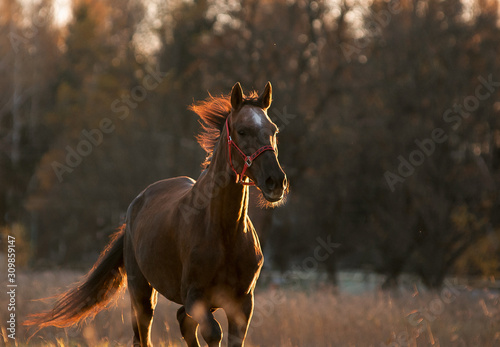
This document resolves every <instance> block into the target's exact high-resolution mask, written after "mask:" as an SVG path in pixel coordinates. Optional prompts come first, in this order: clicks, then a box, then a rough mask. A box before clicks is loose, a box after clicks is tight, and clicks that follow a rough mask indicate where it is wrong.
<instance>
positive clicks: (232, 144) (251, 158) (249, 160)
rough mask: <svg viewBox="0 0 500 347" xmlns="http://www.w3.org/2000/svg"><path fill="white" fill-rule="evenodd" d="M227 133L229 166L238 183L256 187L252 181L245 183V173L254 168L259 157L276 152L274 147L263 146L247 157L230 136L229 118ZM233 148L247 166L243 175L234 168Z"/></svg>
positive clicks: (227, 119)
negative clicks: (268, 152) (253, 164)
mask: <svg viewBox="0 0 500 347" xmlns="http://www.w3.org/2000/svg"><path fill="white" fill-rule="evenodd" d="M226 132H227V145H228V146H227V151H228V161H229V166H230V167H231V170H233V172H234V173H235V174H236V183H240V184H243V185H245V186H254V185H255V183H254V182H252V181H250V182H248V181H244V179H245V172H246V171H247V169H248V168H249V167H250V166H252V163H253V161H254V160H255V159H256V158H257V157H258V156H259V155H261V154H262V153H264V152H265V151H273V152H274V148H273V146H270V145H267V146H262V147H260V148H259V149H258V150H256V151H255V152H254V153H253V154H252V155H246V154H245V153H243V151H242V150H241V149H240V148H239V147H238V145H237V144H236V143H235V142H234V141H233V139H232V138H231V135H229V133H230V131H229V116H228V117H227V118H226ZM231 147H234V148H236V150H237V151H238V153H239V154H240V155H241V157H242V158H243V161H244V162H245V164H244V165H243V170H241V173H238V171H236V169H235V168H234V166H233V160H232V158H231Z"/></svg>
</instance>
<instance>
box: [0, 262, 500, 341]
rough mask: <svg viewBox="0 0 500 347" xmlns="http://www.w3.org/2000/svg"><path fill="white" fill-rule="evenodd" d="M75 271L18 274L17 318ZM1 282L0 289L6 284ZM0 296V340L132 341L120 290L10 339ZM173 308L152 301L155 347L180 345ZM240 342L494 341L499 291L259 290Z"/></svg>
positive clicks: (499, 334)
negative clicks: (87, 317) (84, 320)
mask: <svg viewBox="0 0 500 347" xmlns="http://www.w3.org/2000/svg"><path fill="white" fill-rule="evenodd" d="M81 275H82V273H79V272H75V271H73V272H72V271H58V272H49V271H46V272H36V273H27V272H21V273H18V274H17V277H18V278H17V283H18V287H17V293H16V313H17V320H18V321H21V320H22V319H23V318H24V317H26V315H27V314H28V313H29V312H34V311H38V310H41V309H45V308H48V307H49V304H50V301H49V302H43V301H34V300H33V299H38V298H41V297H47V296H51V295H54V294H56V293H58V292H60V291H62V290H63V289H65V288H66V287H67V286H68V285H69V284H71V283H73V282H75V281H77V280H78V279H79V278H80V276H81ZM2 277H3V276H2ZM2 281H3V279H2ZM1 285H2V288H3V289H2V292H5V289H6V286H7V284H6V282H5V281H4V282H1ZM311 287H312V286H311ZM0 298H1V299H0V307H1V310H0V312H1V321H0V328H1V331H2V335H3V336H2V338H1V339H0V341H1V342H0V344H7V345H17V346H28V345H29V346H129V345H130V343H131V340H132V339H131V337H132V329H131V328H130V323H129V321H130V320H129V318H130V317H129V316H130V308H129V301H128V293H127V292H126V291H124V292H123V293H122V294H121V298H120V299H119V300H118V302H117V303H116V305H115V306H114V307H113V308H112V309H110V310H108V311H104V312H101V313H100V314H98V315H97V317H96V319H95V320H94V321H91V322H88V324H84V325H82V326H81V327H79V328H72V329H52V328H49V329H44V330H42V331H40V332H38V333H37V334H36V335H35V336H33V337H32V338H31V340H29V342H28V337H29V332H27V331H26V330H25V329H24V327H22V326H21V325H19V324H18V326H17V330H16V340H15V342H14V341H13V340H11V339H9V338H8V337H6V335H7V334H8V331H7V330H6V328H7V324H6V321H7V319H8V317H7V314H8V312H7V309H6V308H7V306H8V296H6V295H5V294H4V295H2V296H1V297H0ZM177 308H178V305H176V304H173V303H170V302H168V301H167V300H165V299H164V298H161V299H160V300H159V304H158V307H157V311H156V314H155V320H154V325H153V334H152V337H153V342H154V344H155V345H156V346H184V344H183V341H182V339H181V336H180V333H179V329H178V326H177V321H176V318H175V316H176V310H177ZM216 317H217V319H218V320H219V321H220V322H221V324H222V326H223V328H224V329H226V320H225V315H224V314H223V312H220V310H219V311H217V312H216ZM12 342H14V343H12ZM225 343H226V341H225V340H224V341H223V345H225ZM246 346H266V347H273V346H276V347H288V346H290V347H292V346H293V347H295V346H300V347H327V346H376V347H382V346H391V347H398V346H457V347H464V346H471V347H472V346H481V347H489V346H491V347H493V346H500V296H499V293H498V292H495V291H491V290H481V289H471V288H468V287H466V286H452V285H447V286H445V287H444V288H443V290H441V291H440V292H435V293H433V292H424V291H422V290H419V288H417V287H416V286H414V287H413V288H407V289H401V291H400V292H398V293H393V294H388V293H384V292H380V291H369V292H365V293H364V294H348V293H345V292H344V291H341V292H340V294H334V292H333V290H332V288H330V287H328V286H318V285H315V286H314V289H313V288H309V289H305V290H301V291H298V290H294V289H291V288H288V289H277V288H272V287H269V286H268V287H267V288H260V287H259V288H258V290H257V292H256V309H255V313H254V317H253V321H252V324H251V327H250V331H249V336H248V339H247V343H246Z"/></svg>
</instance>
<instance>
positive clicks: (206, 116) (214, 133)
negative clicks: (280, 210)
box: [189, 91, 262, 168]
mask: <svg viewBox="0 0 500 347" xmlns="http://www.w3.org/2000/svg"><path fill="white" fill-rule="evenodd" d="M208 95H209V97H208V98H206V99H205V100H203V101H199V102H197V103H194V104H192V105H191V106H189V110H191V111H193V112H194V113H196V114H197V115H198V116H199V117H200V124H201V131H200V133H199V134H198V135H197V136H196V140H197V141H198V143H199V144H200V146H201V148H203V149H204V150H205V152H207V156H206V158H205V161H204V162H203V164H202V167H204V168H206V167H207V166H208V165H209V164H210V160H211V159H212V152H213V151H214V149H215V146H216V145H217V142H218V141H219V138H220V135H221V132H222V129H223V128H224V123H225V121H226V118H227V117H228V116H229V114H230V113H231V97H230V96H229V95H221V96H212V95H211V94H210V93H209V94H208ZM244 105H252V106H257V107H262V101H261V100H260V99H259V96H258V94H257V92H256V91H252V92H250V95H248V96H244V100H243V103H242V106H244Z"/></svg>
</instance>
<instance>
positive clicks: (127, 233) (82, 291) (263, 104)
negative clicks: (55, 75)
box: [25, 82, 288, 347]
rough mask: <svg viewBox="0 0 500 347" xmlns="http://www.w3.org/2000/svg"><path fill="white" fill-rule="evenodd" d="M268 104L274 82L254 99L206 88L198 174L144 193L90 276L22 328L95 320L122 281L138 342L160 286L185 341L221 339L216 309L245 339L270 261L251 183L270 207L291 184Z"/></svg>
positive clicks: (200, 111)
mask: <svg viewBox="0 0 500 347" xmlns="http://www.w3.org/2000/svg"><path fill="white" fill-rule="evenodd" d="M271 102H272V87H271V83H270V82H268V83H267V84H266V86H265V89H264V91H263V92H262V94H260V95H259V94H257V93H256V92H255V91H252V92H251V93H250V94H249V95H248V96H245V95H244V94H243V90H242V88H241V85H240V83H239V82H238V83H236V84H235V85H234V86H233V88H232V90H231V94H230V95H228V96H220V97H213V96H212V95H210V94H209V97H208V98H207V99H205V100H204V101H201V102H198V103H194V104H193V105H191V106H190V110H192V111H194V112H195V113H196V114H197V115H198V116H199V117H200V124H201V126H202V129H201V132H200V134H199V135H198V136H197V140H198V142H199V144H200V145H201V147H202V148H203V149H205V151H206V152H207V156H206V159H205V162H204V163H203V164H202V166H203V169H204V170H203V171H202V173H201V174H200V177H199V178H198V180H197V181H195V180H193V179H191V178H189V177H185V176H182V177H175V178H170V179H165V180H161V181H158V182H156V183H153V184H151V185H150V186H149V187H147V188H146V189H145V190H144V191H142V192H141V193H140V194H139V195H138V196H137V197H136V198H135V199H134V200H133V201H132V203H131V204H130V205H129V207H128V210H127V214H126V219H125V222H124V224H123V225H122V226H121V227H120V228H119V229H118V231H117V232H116V233H115V234H114V236H113V237H112V239H111V241H110V242H109V244H108V246H107V247H106V248H105V250H104V251H103V252H102V253H101V255H100V256H99V258H98V260H97V262H96V263H95V264H94V266H93V268H92V269H91V270H90V271H89V272H88V274H87V275H86V276H85V277H84V279H83V280H82V281H81V282H79V283H78V284H76V285H75V286H74V287H72V288H71V289H69V290H68V291H66V292H65V293H62V294H61V295H59V296H57V300H56V302H55V305H54V307H53V308H52V310H48V311H45V312H41V313H37V314H32V315H30V316H29V317H28V320H27V321H26V322H25V325H28V326H36V327H38V330H39V329H42V328H44V327H48V326H55V327H59V328H62V327H68V326H72V325H74V324H76V323H78V322H80V321H83V320H86V319H91V318H93V317H94V316H95V315H96V314H97V313H98V312H99V311H101V310H103V309H104V308H107V307H109V304H110V303H111V300H112V298H113V297H116V294H117V292H118V291H119V289H120V287H122V286H124V285H125V284H124V282H125V281H126V283H127V285H128V290H129V294H130V302H131V307H132V328H133V332H134V337H133V344H134V346H151V325H152V321H153V314H154V311H155V307H156V303H157V299H158V293H160V294H161V295H163V296H164V297H166V298H167V299H168V300H170V301H173V302H175V303H177V304H179V305H181V307H180V308H179V309H178V311H177V320H178V322H179V326H180V331H181V334H182V337H183V339H184V341H185V342H186V344H187V345H188V346H189V347H195V346H199V345H200V344H199V340H198V337H197V331H198V330H200V333H201V336H202V337H203V339H204V340H205V342H206V343H207V344H208V346H209V347H213V346H220V345H221V341H222V330H221V327H220V324H219V322H218V321H217V320H216V319H215V318H214V316H213V312H214V311H215V310H217V309H219V308H222V309H223V310H224V312H225V313H226V316H227V321H228V346H230V347H236V346H243V345H244V341H245V337H246V335H247V331H248V327H249V323H250V320H251V317H252V312H253V307H254V289H255V286H256V283H257V279H258V277H259V274H260V271H261V268H262V264H263V261H264V258H263V254H262V251H261V247H260V243H259V239H258V236H257V233H256V232H255V229H254V227H253V225H252V222H251V221H250V218H249V217H248V214H247V209H248V200H249V186H250V185H255V186H256V187H257V188H258V189H259V190H260V192H261V194H262V197H263V198H264V199H265V200H264V201H265V202H266V203H267V204H269V205H270V207H274V206H276V205H279V204H280V203H282V202H283V201H284V200H285V196H286V193H287V191H288V180H287V177H286V174H285V172H284V171H283V169H282V168H281V165H280V163H279V161H278V148H277V133H278V128H277V126H276V125H275V124H274V123H273V122H272V121H271V119H270V118H269V116H268V114H267V110H268V109H269V107H270V105H271ZM38 330H37V331H38Z"/></svg>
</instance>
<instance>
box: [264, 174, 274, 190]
mask: <svg viewBox="0 0 500 347" xmlns="http://www.w3.org/2000/svg"><path fill="white" fill-rule="evenodd" d="M266 187H267V189H269V190H274V188H276V183H275V182H274V180H273V179H272V178H271V177H268V179H267V180H266Z"/></svg>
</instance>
